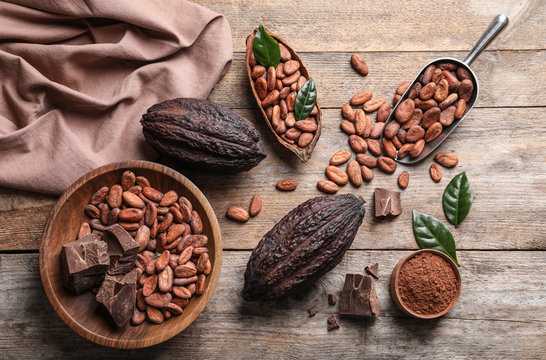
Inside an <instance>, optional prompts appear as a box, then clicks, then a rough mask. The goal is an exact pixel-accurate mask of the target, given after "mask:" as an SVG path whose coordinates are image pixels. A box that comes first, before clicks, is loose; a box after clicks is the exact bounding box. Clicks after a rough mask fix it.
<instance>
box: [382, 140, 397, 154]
mask: <svg viewBox="0 0 546 360" xmlns="http://www.w3.org/2000/svg"><path fill="white" fill-rule="evenodd" d="M395 138H396V137H395ZM381 144H382V145H383V153H384V154H385V155H387V157H390V158H391V159H394V158H395V157H396V147H394V144H393V143H392V141H390V140H387V139H386V138H383V139H381Z"/></svg>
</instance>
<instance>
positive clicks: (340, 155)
mask: <svg viewBox="0 0 546 360" xmlns="http://www.w3.org/2000/svg"><path fill="white" fill-rule="evenodd" d="M350 158H351V153H350V152H349V151H348V150H339V151H337V152H336V153H335V154H334V155H332V157H331V158H330V165H335V166H337V165H341V164H343V163H346V162H347V161H349V159H350Z"/></svg>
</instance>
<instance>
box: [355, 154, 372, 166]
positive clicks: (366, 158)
mask: <svg viewBox="0 0 546 360" xmlns="http://www.w3.org/2000/svg"><path fill="white" fill-rule="evenodd" d="M356 161H357V162H358V163H359V164H360V165H364V166H366V167H368V168H374V167H376V166H377V158H376V157H375V156H372V155H370V154H357V155H356Z"/></svg>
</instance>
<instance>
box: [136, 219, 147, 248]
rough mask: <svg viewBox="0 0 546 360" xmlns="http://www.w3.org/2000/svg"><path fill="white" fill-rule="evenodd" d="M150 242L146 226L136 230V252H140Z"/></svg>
mask: <svg viewBox="0 0 546 360" xmlns="http://www.w3.org/2000/svg"><path fill="white" fill-rule="evenodd" d="M149 240H150V228H149V227H148V226H146V225H142V226H141V227H139V228H138V231H137V234H136V236H135V242H136V243H137V244H138V251H139V252H141V251H143V250H144V249H146V247H147V246H148V241H149Z"/></svg>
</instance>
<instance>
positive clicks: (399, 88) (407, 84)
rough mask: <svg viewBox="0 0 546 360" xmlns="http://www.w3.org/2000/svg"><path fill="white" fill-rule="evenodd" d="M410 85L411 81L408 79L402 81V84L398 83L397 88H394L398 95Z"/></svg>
mask: <svg viewBox="0 0 546 360" xmlns="http://www.w3.org/2000/svg"><path fill="white" fill-rule="evenodd" d="M410 85H411V82H410V81H404V82H403V83H402V84H400V85H399V86H398V87H397V88H396V93H397V94H398V95H404V93H405V92H406V90H407V89H408V87H409V86H410Z"/></svg>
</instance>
